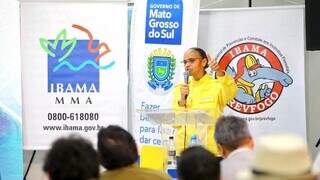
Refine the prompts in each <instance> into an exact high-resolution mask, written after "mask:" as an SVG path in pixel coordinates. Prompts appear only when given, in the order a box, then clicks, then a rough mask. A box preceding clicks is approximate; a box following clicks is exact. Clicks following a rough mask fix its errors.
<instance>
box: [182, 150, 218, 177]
mask: <svg viewBox="0 0 320 180" xmlns="http://www.w3.org/2000/svg"><path fill="white" fill-rule="evenodd" d="M220 160H221V158H219V157H216V156H215V155H214V154H212V153H211V152H209V151H208V150H206V149H205V148H203V147H201V146H193V147H190V148H188V149H186V150H184V151H183V152H182V153H181V156H180V158H179V159H178V177H179V180H200V179H201V180H219V179H220Z"/></svg>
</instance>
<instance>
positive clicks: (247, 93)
mask: <svg viewBox="0 0 320 180" xmlns="http://www.w3.org/2000/svg"><path fill="white" fill-rule="evenodd" d="M219 65H220V67H221V68H222V69H223V70H225V71H226V72H227V73H228V74H230V75H231V76H233V77H234V79H235V81H236V82H237V86H238V93H237V96H236V98H235V99H234V100H232V101H231V102H230V103H229V104H228V106H229V107H230V108H231V109H233V110H235V111H237V112H240V113H244V114H256V113H260V112H263V111H265V110H267V109H269V108H270V107H271V106H273V105H274V104H275V103H276V101H277V100H278V99H279V97H280V96H281V93H282V90H283V87H287V86H289V85H291V84H292V83H293V80H292V78H291V77H290V76H289V75H288V74H286V73H285V72H284V71H283V67H282V64H281V62H280V60H279V57H278V56H277V55H276V54H275V53H274V51H272V50H271V49H270V48H268V47H266V46H264V45H262V44H258V43H252V42H246V43H242V44H238V45H235V46H233V47H231V48H230V49H228V50H227V51H226V52H225V53H224V54H223V55H222V57H221V58H220V61H219Z"/></svg>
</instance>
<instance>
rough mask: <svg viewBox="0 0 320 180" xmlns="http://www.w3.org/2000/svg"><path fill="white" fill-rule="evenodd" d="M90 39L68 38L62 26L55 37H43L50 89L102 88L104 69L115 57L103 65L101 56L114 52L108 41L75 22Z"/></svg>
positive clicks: (110, 64) (81, 90)
mask: <svg viewBox="0 0 320 180" xmlns="http://www.w3.org/2000/svg"><path fill="white" fill-rule="evenodd" d="M72 27H73V28H75V29H77V30H79V31H82V32H83V33H85V34H86V35H87V36H88V39H77V38H75V37H72V38H67V36H70V35H68V34H67V30H66V29H63V30H61V31H60V32H59V33H58V35H57V37H56V38H55V39H45V38H40V40H39V41H40V46H41V48H42V49H43V50H44V51H45V52H46V53H47V54H48V56H47V61H48V92H49V93H95V92H99V91H100V82H99V77H100V73H99V72H100V70H107V69H109V68H111V67H112V66H113V65H114V64H115V61H111V62H109V63H108V64H107V65H103V66H100V60H101V58H102V57H103V56H104V55H106V54H107V53H109V52H110V49H109V47H108V45H107V44H106V43H105V42H102V43H100V42H99V40H96V39H93V35H92V34H91V32H90V31H89V30H87V29H86V28H84V27H82V26H80V25H75V24H74V25H72Z"/></svg>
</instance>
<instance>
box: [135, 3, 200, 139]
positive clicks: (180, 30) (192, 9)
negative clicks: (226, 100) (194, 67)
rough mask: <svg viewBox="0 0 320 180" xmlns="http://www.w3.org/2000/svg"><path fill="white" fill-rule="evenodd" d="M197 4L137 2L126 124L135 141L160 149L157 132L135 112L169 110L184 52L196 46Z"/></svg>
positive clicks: (179, 77) (157, 128)
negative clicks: (128, 119)
mask: <svg viewBox="0 0 320 180" xmlns="http://www.w3.org/2000/svg"><path fill="white" fill-rule="evenodd" d="M199 3H200V2H199V1H198V0H161V1H160V0H138V1H136V2H135V5H134V10H133V20H132V23H133V25H132V31H131V32H132V34H131V37H132V38H131V42H132V43H131V47H132V48H131V50H132V52H131V55H130V78H131V81H130V89H131V92H130V93H131V97H132V99H133V101H132V102H130V103H131V106H130V107H131V113H130V120H131V121H130V122H132V124H131V125H132V132H133V134H134V137H135V138H136V141H137V142H138V143H139V144H140V145H142V144H149V145H161V137H160V129H159V127H158V126H157V125H155V124H151V123H150V122H149V119H148V118H146V117H144V116H142V115H140V114H139V113H138V112H137V110H157V109H168V108H171V101H172V89H173V87H174V85H175V83H177V82H178V81H179V80H181V79H182V73H183V71H184V70H183V64H181V61H182V57H183V53H184V51H186V50H187V49H188V48H190V47H193V46H195V45H196V41H197V29H198V17H199V6H200V4H199Z"/></svg>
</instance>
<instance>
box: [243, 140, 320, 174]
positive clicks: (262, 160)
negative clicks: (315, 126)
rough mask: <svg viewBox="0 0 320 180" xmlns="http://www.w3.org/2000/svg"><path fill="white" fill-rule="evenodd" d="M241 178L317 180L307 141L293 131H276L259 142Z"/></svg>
mask: <svg viewBox="0 0 320 180" xmlns="http://www.w3.org/2000/svg"><path fill="white" fill-rule="evenodd" d="M238 179H240V180H315V179H316V175H315V174H313V173H312V172H311V159H310V156H309V153H308V149H307V145H306V143H305V141H304V140H303V139H302V138H300V137H298V136H296V135H292V134H274V135H268V136H265V137H262V138H261V139H259V140H258V141H257V146H256V148H255V152H254V158H253V163H252V167H251V168H250V169H247V170H244V171H242V172H240V173H239V174H238Z"/></svg>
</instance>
